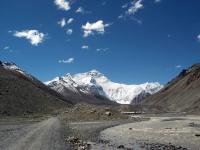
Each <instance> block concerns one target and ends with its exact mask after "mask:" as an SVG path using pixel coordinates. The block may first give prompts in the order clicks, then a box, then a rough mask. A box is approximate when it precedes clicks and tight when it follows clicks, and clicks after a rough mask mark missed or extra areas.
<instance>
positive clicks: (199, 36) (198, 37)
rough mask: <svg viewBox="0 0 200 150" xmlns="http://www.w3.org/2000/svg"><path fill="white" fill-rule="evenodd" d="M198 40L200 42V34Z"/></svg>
mask: <svg viewBox="0 0 200 150" xmlns="http://www.w3.org/2000/svg"><path fill="white" fill-rule="evenodd" d="M197 40H198V41H199V42H200V34H199V35H197Z"/></svg>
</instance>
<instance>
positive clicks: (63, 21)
mask: <svg viewBox="0 0 200 150" xmlns="http://www.w3.org/2000/svg"><path fill="white" fill-rule="evenodd" d="M58 25H60V26H61V28H63V27H65V25H66V20H65V18H62V19H61V20H60V21H58Z"/></svg>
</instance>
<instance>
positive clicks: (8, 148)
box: [0, 117, 67, 150]
mask: <svg viewBox="0 0 200 150" xmlns="http://www.w3.org/2000/svg"><path fill="white" fill-rule="evenodd" d="M0 149H1V150H65V149H67V146H66V145H65V141H64V138H63V136H62V128H61V123H60V121H59V119H57V118H55V117H52V118H49V119H47V120H44V121H42V122H39V123H34V124H21V125H12V124H3V125H0Z"/></svg>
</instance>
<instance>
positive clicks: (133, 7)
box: [126, 0, 144, 15]
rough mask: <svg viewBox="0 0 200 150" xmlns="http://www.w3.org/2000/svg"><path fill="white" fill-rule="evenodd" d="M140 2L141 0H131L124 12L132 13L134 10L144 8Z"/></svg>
mask: <svg viewBox="0 0 200 150" xmlns="http://www.w3.org/2000/svg"><path fill="white" fill-rule="evenodd" d="M142 2H143V0H137V1H135V0H134V1H133V2H131V6H130V7H129V8H128V10H127V11H126V14H128V15H134V14H135V13H136V12H138V10H140V9H142V8H144V5H143V4H142Z"/></svg>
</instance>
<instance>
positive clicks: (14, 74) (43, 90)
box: [0, 62, 71, 116]
mask: <svg viewBox="0 0 200 150" xmlns="http://www.w3.org/2000/svg"><path fill="white" fill-rule="evenodd" d="M70 105H71V102H70V101H67V100H66V98H64V97H63V96H61V95H60V94H58V93H56V92H55V91H53V90H51V89H50V88H48V87H47V86H45V85H44V84H43V83H42V82H40V81H39V80H37V79H36V78H34V77H33V76H31V75H29V74H26V73H25V72H23V71H22V70H20V69H19V68H18V67H17V66H16V65H15V64H12V63H3V62H0V115H6V116H17V115H25V114H35V113H37V114H43V113H51V112H53V111H54V110H56V109H60V108H63V107H66V106H70Z"/></svg>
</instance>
